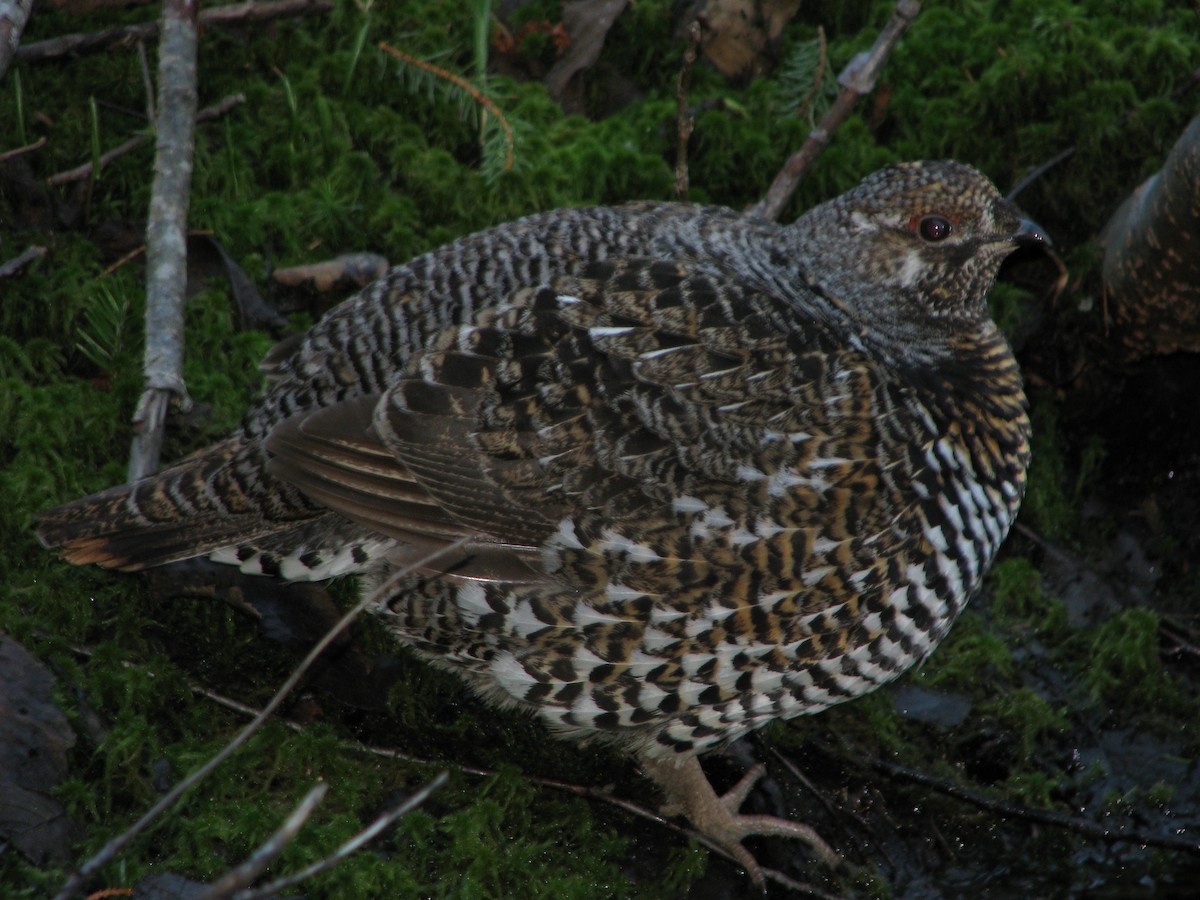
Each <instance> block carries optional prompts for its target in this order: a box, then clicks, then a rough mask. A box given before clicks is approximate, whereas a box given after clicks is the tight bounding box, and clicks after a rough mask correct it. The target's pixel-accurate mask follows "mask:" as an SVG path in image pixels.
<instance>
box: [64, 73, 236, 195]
mask: <svg viewBox="0 0 1200 900" xmlns="http://www.w3.org/2000/svg"><path fill="white" fill-rule="evenodd" d="M245 102H246V95H245V94H231V95H230V96H228V97H226V98H225V99H224V100H222V101H221V102H220V103H214V104H213V105H212V106H206V107H205V108H204V109H202V110H200V112H198V113H196V124H197V125H199V124H201V123H203V122H208V121H211V120H212V119H219V118H220V117H221V116H223V115H225V114H226V113H227V112H229V111H230V110H231V109H233V108H234V107H235V106H240V105H241V104H243V103H245ZM43 140H44V138H43ZM148 140H150V135H149V134H138V135H134V136H133V137H131V138H130V139H129V140H127V141H126V142H125V143H123V144H121V145H120V146H119V147H114V148H113V149H112V150H109V151H108V152H107V153H105V154H104V155H103V156H101V157H100V171H104V168H105V167H106V166H107V165H108V164H109V163H111V162H112V161H113V160H115V159H119V158H120V157H122V156H125V155H126V154H127V153H132V152H133V151H134V150H136V149H137V148H138V147H140V146H142V144H144V143H146V141H148ZM91 174H92V164H91V163H90V162H86V163H84V164H83V165H81V166H76V167H75V168H74V169H67V170H66V171H65V172H57V173H55V174H54V175H51V176H50V177H49V178H47V179H46V184H54V185H58V184H68V183H69V182H72V181H83V180H84V179H86V178H89V177H91Z"/></svg>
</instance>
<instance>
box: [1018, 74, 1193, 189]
mask: <svg viewBox="0 0 1200 900" xmlns="http://www.w3.org/2000/svg"><path fill="white" fill-rule="evenodd" d="M1198 84H1200V69H1195V70H1193V72H1192V74H1191V75H1189V76H1188V77H1187V78H1185V79H1184V80H1183V81H1181V82H1180V83H1179V84H1178V85H1176V86H1175V90H1173V91H1171V93H1170V94H1169V95H1168V97H1169V98H1170V99H1171V100H1174V101H1179V100H1182V99H1183V98H1184V96H1186V95H1187V94H1188V93H1189V92H1191V90H1192V89H1193V88H1195V87H1196V85H1198ZM1136 112H1137V108H1136V107H1135V108H1133V109H1127V110H1125V112H1123V113H1121V115H1120V116H1119V117H1118V118H1117V121H1116V123H1115V124H1114V125H1113V128H1114V129H1116V130H1119V129H1121V128H1124V127H1125V125H1126V124H1128V122H1129V120H1130V119H1132V118H1133V116H1134V115H1135V113H1136ZM1078 149H1079V145H1078V144H1072V145H1071V146H1070V147H1067V148H1066V149H1065V150H1061V151H1059V152H1058V153H1056V154H1054V156H1052V157H1050V158H1049V159H1048V160H1046V161H1045V162H1044V163H1041V164H1040V165H1038V166H1035V167H1034V168H1033V169H1032V170H1031V171H1030V172H1029V174H1028V175H1026V176H1025V177H1024V178H1022V179H1021V180H1020V181H1018V182H1017V186H1016V187H1014V188H1013V189H1012V190H1011V191H1009V192H1008V194H1006V195H1005V198H1004V199H1006V200H1010V201H1012V200H1016V198H1017V195H1018V194H1020V193H1021V192H1022V191H1024V190H1025V189H1026V188H1027V187H1029V186H1030V185H1031V184H1033V183H1034V182H1035V181H1037V180H1038V179H1039V178H1041V177H1042V176H1043V175H1045V174H1046V173H1047V172H1049V171H1050V170H1051V169H1053V168H1054V167H1055V166H1057V165H1058V164H1059V163H1061V162H1063V161H1064V160H1067V159H1070V158H1071V157H1072V156H1074V155H1075V152H1076V151H1077V150H1078Z"/></svg>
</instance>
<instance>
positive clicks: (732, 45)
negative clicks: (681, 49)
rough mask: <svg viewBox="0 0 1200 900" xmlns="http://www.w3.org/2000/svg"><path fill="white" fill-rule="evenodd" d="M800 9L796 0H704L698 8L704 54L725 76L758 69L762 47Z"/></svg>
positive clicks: (776, 36)
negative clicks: (702, 5) (702, 25)
mask: <svg viewBox="0 0 1200 900" xmlns="http://www.w3.org/2000/svg"><path fill="white" fill-rule="evenodd" d="M799 9H800V0H708V2H707V3H706V4H705V5H704V9H703V10H701V12H700V21H701V22H702V23H703V24H704V32H705V33H704V44H703V52H704V57H705V59H707V60H708V61H709V62H710V63H712V64H713V65H714V66H716V68H717V70H718V71H719V72H720V73H721V74H722V75H725V76H726V77H728V78H753V77H755V76H756V75H759V74H761V73H762V71H763V68H764V66H765V63H766V57H765V55H764V51H765V50H766V49H767V48H768V47H769V46H770V45H772V44H774V43H775V41H777V40H778V39H779V35H780V34H781V33H782V32H783V27H784V26H785V25H787V23H788V22H789V21H791V19H792V17H793V16H794V15H796V12H797V10H799Z"/></svg>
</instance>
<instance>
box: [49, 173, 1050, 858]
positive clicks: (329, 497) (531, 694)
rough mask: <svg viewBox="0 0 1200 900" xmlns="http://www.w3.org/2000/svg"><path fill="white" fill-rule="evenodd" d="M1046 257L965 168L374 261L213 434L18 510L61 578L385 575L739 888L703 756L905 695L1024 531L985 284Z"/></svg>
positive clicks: (1003, 376)
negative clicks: (253, 397) (134, 469)
mask: <svg viewBox="0 0 1200 900" xmlns="http://www.w3.org/2000/svg"><path fill="white" fill-rule="evenodd" d="M1043 239H1044V238H1043V236H1042V235H1041V233H1040V232H1039V231H1038V230H1037V229H1036V227H1034V226H1032V225H1031V224H1030V223H1028V222H1027V221H1024V220H1022V219H1021V218H1019V216H1018V214H1017V213H1016V211H1015V210H1014V209H1013V208H1012V207H1011V206H1010V205H1009V204H1007V203H1006V202H1005V201H1004V200H1003V199H1001V198H1000V197H999V196H998V194H997V193H996V191H995V189H994V188H993V187H992V186H991V184H990V183H989V182H988V181H987V180H986V179H985V178H984V177H983V176H981V175H980V174H979V173H977V172H975V171H974V170H973V169H970V168H968V167H966V166H963V165H961V164H957V163H913V164H906V165H900V166H893V167H891V168H889V169H885V170H883V171H881V172H878V173H876V174H875V175H873V176H871V177H869V178H868V179H866V180H865V181H864V182H863V183H862V184H861V185H860V186H859V187H858V188H856V189H855V190H853V191H851V192H849V193H848V194H845V195H843V196H842V197H839V198H837V199H835V200H833V201H830V202H829V203H827V204H824V205H822V206H819V207H816V208H815V209H813V210H812V211H810V212H809V213H807V214H806V215H804V216H803V217H801V218H800V219H799V220H798V221H797V222H796V223H794V224H793V225H791V226H787V227H780V226H776V225H773V224H771V223H767V222H762V221H756V220H749V219H745V218H742V217H740V216H738V215H736V214H735V213H733V212H731V211H728V210H722V209H713V208H703V207H694V206H686V205H678V204H635V205H631V206H626V207H619V208H599V209H579V210H559V211H556V212H552V213H546V214H543V215H540V216H533V217H531V218H528V219H524V220H521V221H519V222H515V223H511V224H509V225H503V226H500V227H498V228H494V229H491V230H489V231H485V232H481V233H480V234H477V235H472V236H470V237H467V238H463V239H461V240H459V241H456V242H454V243H453V244H450V245H447V246H446V247H443V248H441V249H440V250H436V251H434V252H433V253H430V254H428V255H426V256H423V257H420V258H418V259H416V260H414V261H413V262H411V263H409V264H408V265H407V266H402V267H399V268H397V269H394V270H392V271H391V272H390V273H388V275H387V276H385V277H384V278H383V279H381V280H380V281H379V282H377V283H376V284H374V285H372V286H371V287H369V288H367V289H366V290H365V291H364V292H362V293H361V294H360V295H358V296H356V297H354V298H351V299H350V300H348V301H347V302H346V303H345V304H343V305H342V306H340V307H338V308H337V309H336V310H334V311H333V312H332V313H331V314H330V315H329V316H328V317H327V318H326V319H324V320H323V321H322V322H320V323H319V324H317V325H316V326H315V327H314V328H313V329H312V330H311V331H310V332H309V333H308V334H307V335H306V336H305V337H304V338H303V340H302V341H301V342H300V343H299V344H298V345H296V344H295V343H293V344H290V345H288V353H287V354H284V353H277V354H273V356H272V358H271V359H269V360H268V369H269V372H270V374H271V379H272V386H271V388H270V390H269V391H268V393H267V394H266V396H265V397H264V398H263V399H262V400H261V401H260V402H259V403H257V404H256V405H255V406H254V408H253V409H251V410H250V412H249V413H247V416H246V418H245V420H244V422H243V424H242V427H241V428H240V429H239V430H238V432H236V433H235V434H234V435H233V436H231V437H230V438H229V439H228V440H226V441H225V442H224V443H222V444H220V445H218V446H217V447H214V448H212V449H210V450H209V451H206V452H202V453H200V454H197V455H195V456H193V457H190V458H189V459H187V460H185V461H184V462H183V463H181V464H179V465H178V466H176V467H174V468H172V469H169V470H167V471H165V472H163V473H162V474H161V475H159V476H156V477H155V478H151V479H148V480H146V481H143V482H140V483H138V484H135V485H132V486H126V487H121V488H115V489H113V490H111V491H108V492H105V493H102V494H99V495H96V496H95V497H91V498H85V499H84V500H80V501H77V502H75V503H73V504H68V505H66V506H64V507H60V508H59V509H56V510H52V511H50V512H49V513H47V514H45V515H44V516H43V517H42V520H41V524H40V530H39V534H40V535H41V537H42V539H43V541H44V542H45V543H46V544H47V545H48V546H51V547H55V548H58V549H59V550H60V551H61V552H62V553H63V555H64V556H65V557H66V558H67V559H69V560H71V561H72V562H76V563H99V564H101V565H105V566H110V567H115V568H122V569H140V568H143V567H145V566H148V565H157V564H160V563H164V562H167V561H170V560H174V559H181V558H185V557H190V556H197V555H202V554H210V555H212V556H213V558H215V559H218V560H221V561H226V562H232V563H237V564H239V565H241V566H242V568H243V569H245V570H247V571H256V572H265V573H267V574H277V575H281V576H283V577H285V578H291V579H296V578H323V577H328V576H330V575H333V574H338V573H342V572H361V573H364V574H365V575H366V576H367V577H366V578H365V580H364V581H365V585H366V586H367V587H370V586H371V585H374V584H377V583H379V582H380V581H381V579H382V578H384V577H386V576H387V574H388V573H389V572H391V571H394V570H395V569H396V567H398V566H401V565H404V564H405V563H406V562H409V561H411V560H414V559H416V558H419V557H420V556H421V555H422V554H424V553H426V552H427V551H428V550H429V549H431V548H435V547H437V546H440V545H445V544H446V543H447V542H450V541H454V540H456V539H458V538H467V539H468V543H467V544H466V547H465V549H464V550H463V551H462V552H461V553H460V554H459V556H458V557H456V558H455V559H454V560H451V561H447V562H445V563H443V564H441V565H440V566H439V570H438V571H427V572H422V573H420V574H419V575H417V576H414V577H412V578H410V579H409V580H408V581H407V582H405V583H403V584H402V585H401V586H400V587H399V588H397V589H395V590H394V591H392V592H390V593H389V595H388V596H387V598H386V601H385V602H384V603H383V604H382V606H381V607H380V608H379V609H378V610H377V612H378V614H379V615H380V616H381V618H382V619H383V622H384V624H385V626H386V627H387V628H388V629H389V630H390V631H391V633H393V634H394V635H395V636H396V637H397V638H398V639H399V640H400V641H401V642H403V643H404V644H406V645H408V646H410V647H411V648H413V649H414V650H415V651H416V652H418V653H419V654H421V655H422V656H425V657H426V658H428V659H429V660H431V661H432V662H434V663H436V664H437V665H440V666H442V667H444V668H448V669H450V670H452V671H455V672H456V673H458V674H459V675H461V676H462V677H464V678H465V679H466V680H467V681H468V682H469V683H470V684H471V685H472V686H473V687H474V688H475V689H476V690H478V691H479V692H481V693H482V694H483V695H484V696H486V697H488V698H490V699H492V700H494V701H496V702H499V703H502V704H509V705H517V706H520V707H523V708H527V709H529V710H531V711H533V712H535V713H537V714H538V715H540V716H541V717H542V718H543V719H544V720H545V721H546V722H547V723H548V724H549V725H550V726H551V727H552V728H554V729H556V730H559V731H562V732H565V733H567V734H571V735H575V736H578V737H582V738H595V737H600V738H603V739H608V740H612V741H615V742H618V743H619V744H621V745H623V746H625V747H627V748H628V749H629V750H630V751H631V752H633V753H634V754H636V755H637V756H638V758H639V759H640V760H641V761H642V762H643V766H644V768H645V769H646V771H647V772H648V773H649V774H651V775H653V776H654V777H655V778H656V779H657V780H658V781H659V782H660V784H662V785H663V786H664V787H665V788H666V789H667V791H668V794H669V799H671V800H672V801H673V803H674V804H675V807H676V808H677V809H679V810H680V811H682V812H685V813H686V814H687V815H688V816H689V817H690V818H691V819H692V821H693V822H694V823H696V824H697V825H698V827H700V828H701V829H702V830H704V831H705V832H706V833H707V834H709V835H710V836H711V837H712V838H713V839H714V840H716V841H717V842H718V843H720V844H721V845H722V846H724V847H726V848H727V849H729V850H730V851H731V852H732V853H734V854H735V855H736V856H737V857H738V858H739V859H740V860H741V861H742V862H743V863H744V864H745V865H746V866H747V867H748V868H749V869H750V870H751V871H752V872H756V871H757V870H756V868H755V866H754V861H753V859H752V858H751V857H750V856H749V854H748V853H746V851H745V850H744V849H743V848H742V847H741V844H740V841H741V839H742V837H744V836H746V835H747V834H755V833H772V834H785V835H791V836H796V837H801V838H803V839H805V840H807V841H809V842H810V843H811V844H813V846H814V847H815V848H816V849H817V851H818V853H819V854H820V855H822V856H823V857H824V858H826V859H827V860H828V859H831V858H832V851H830V850H829V849H828V847H826V846H825V845H824V844H823V843H822V842H820V840H819V838H817V837H816V836H815V835H814V834H812V833H811V832H810V831H809V830H807V829H805V827H804V826H800V825H795V824H792V823H785V822H781V821H780V820H776V819H763V818H762V817H745V816H739V815H738V814H737V808H738V806H739V805H740V803H741V800H742V799H743V798H744V796H745V792H746V791H747V790H749V787H750V786H751V784H752V783H753V778H751V779H750V780H749V781H747V782H746V783H744V784H743V785H741V786H739V787H738V788H737V789H735V790H734V791H732V792H730V794H729V795H727V797H726V798H724V799H723V800H721V799H718V798H717V797H716V796H715V795H714V794H713V792H712V789H711V788H710V787H709V786H708V784H707V781H705V780H704V777H703V774H702V772H701V770H700V768H699V766H698V765H697V764H696V762H695V754H697V753H699V752H702V751H704V750H708V749H710V748H713V747H716V746H718V745H721V744H723V743H726V742H728V741H731V740H734V739H736V738H738V737H740V736H742V735H744V734H745V733H747V732H748V731H751V730H753V729H756V728H759V727H761V726H763V725H765V724H766V723H768V722H770V721H771V720H773V719H776V718H788V717H792V716H797V715H801V714H807V713H812V712H816V711H819V710H821V709H824V708H826V707H828V706H830V705H832V704H835V703H838V702H841V701H843V700H846V699H850V698H852V697H855V696H858V695H861V694H863V693H865V692H867V691H870V690H873V689H874V688H876V687H878V686H879V685H881V684H883V683H885V682H887V681H889V680H891V679H893V678H895V677H896V676H897V675H899V674H900V673H902V672H903V671H905V670H906V669H907V668H909V667H910V666H911V665H913V664H914V663H916V662H917V661H919V660H921V659H923V658H924V657H925V656H926V655H927V654H928V653H929V652H930V651H931V650H932V649H933V648H934V646H936V644H937V643H938V641H940V640H941V638H942V637H943V636H944V635H945V633H946V631H947V630H948V629H949V627H950V625H951V623H952V622H953V621H954V618H955V616H956V615H957V614H958V612H959V611H960V610H961V608H962V606H963V605H964V604H965V603H966V602H967V600H968V599H969V597H970V596H971V594H972V593H973V592H974V591H975V589H976V588H977V587H978V585H979V583H980V580H981V578H982V576H983V573H984V572H985V571H986V569H987V568H988V566H989V565H990V564H991V561H992V559H993V558H994V556H995V554H996V551H997V550H998V548H999V546H1000V543H1001V541H1002V540H1003V539H1004V536H1005V534H1006V533H1007V531H1008V529H1009V526H1010V525H1011V523H1012V520H1013V518H1014V516H1015V515H1016V511H1017V507H1018V505H1019V503H1020V500H1021V496H1022V494H1023V491H1024V484H1025V468H1026V465H1027V462H1028V459H1029V442H1028V441H1029V422H1028V419H1027V417H1026V413H1025V399H1024V395H1023V394H1022V390H1021V380H1020V374H1019V372H1018V369H1017V366H1016V363H1015V361H1014V359H1013V357H1012V354H1011V352H1010V351H1009V348H1008V346H1007V344H1006V343H1005V341H1004V339H1003V337H1002V336H1001V335H1000V333H999V332H998V331H997V329H996V327H995V325H994V324H993V323H992V322H991V320H990V318H989V316H988V311H987V306H986V294H987V291H988V289H989V288H990V287H991V284H992V282H993V280H994V278H995V275H996V272H997V270H998V268H999V266H1000V263H1001V261H1002V260H1003V259H1004V257H1005V256H1006V255H1007V254H1008V253H1009V252H1010V251H1011V250H1012V249H1013V248H1014V247H1015V246H1016V244H1017V243H1018V242H1020V241H1025V240H1029V241H1036V240H1043Z"/></svg>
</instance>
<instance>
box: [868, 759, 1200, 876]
mask: <svg viewBox="0 0 1200 900" xmlns="http://www.w3.org/2000/svg"><path fill="white" fill-rule="evenodd" d="M871 765H872V766H873V767H874V768H875V769H878V770H879V771H880V772H884V773H885V774H888V775H891V776H893V777H895V778H901V779H903V780H905V781H911V782H914V783H915V784H919V785H922V786H923V787H928V788H932V789H933V790H935V791H937V792H938V793H941V794H945V795H946V796H948V797H953V798H955V799H956V800H962V801H964V802H966V803H970V804H971V805H972V806H977V807H979V808H980V809H985V810H987V811H988V812H992V813H995V814H996V815H998V816H1001V817H1002V818H1005V819H1021V820H1024V821H1027V822H1037V823H1038V824H1040V825H1050V826H1053V827H1055V828H1065V829H1066V830H1067V831H1074V832H1078V833H1079V834H1085V835H1087V836H1088V837H1091V838H1095V839H1097V840H1101V841H1104V842H1106V843H1109V844H1113V843H1116V842H1118V841H1127V842H1129V843H1133V844H1145V845H1148V846H1151V847H1165V848H1166V849H1168V850H1185V851H1187V852H1189V853H1196V854H1200V840H1198V839H1197V838H1194V837H1193V838H1180V837H1170V836H1162V835H1157V834H1150V833H1148V832H1146V831H1143V830H1141V829H1139V828H1124V827H1122V826H1121V825H1116V824H1106V825H1101V824H1100V823H1098V822H1092V821H1089V820H1087V819H1077V818H1075V817H1073V816H1064V815H1061V814H1059V813H1054V812H1050V811H1049V810H1044V809H1029V808H1028V807H1024V806H1016V805H1014V804H1012V803H1005V802H1004V801H1003V800H993V799H992V798H990V797H985V796H983V795H982V794H978V793H976V792H975V791H972V790H968V789H967V788H964V787H961V786H960V785H957V784H954V783H952V782H949V781H942V780H941V779H940V778H935V777H934V776H932V775H929V774H927V773H925V772H918V771H917V770H915V769H909V768H906V767H905V766H901V765H897V764H896V763H893V762H889V761H887V760H885V759H876V760H874V761H872V763H871Z"/></svg>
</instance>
